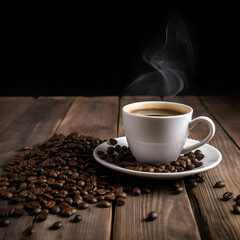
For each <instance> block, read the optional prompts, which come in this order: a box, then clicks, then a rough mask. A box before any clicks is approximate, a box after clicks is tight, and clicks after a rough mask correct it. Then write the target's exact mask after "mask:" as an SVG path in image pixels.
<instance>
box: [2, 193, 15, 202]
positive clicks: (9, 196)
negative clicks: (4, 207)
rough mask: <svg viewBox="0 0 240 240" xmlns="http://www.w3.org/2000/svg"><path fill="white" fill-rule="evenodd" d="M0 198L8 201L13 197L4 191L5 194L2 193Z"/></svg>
mask: <svg viewBox="0 0 240 240" xmlns="http://www.w3.org/2000/svg"><path fill="white" fill-rule="evenodd" d="M1 197H2V198H3V199H7V200H8V199H11V198H12V197H13V194H12V193H11V192H9V191H5V192H3V193H2V194H1Z"/></svg>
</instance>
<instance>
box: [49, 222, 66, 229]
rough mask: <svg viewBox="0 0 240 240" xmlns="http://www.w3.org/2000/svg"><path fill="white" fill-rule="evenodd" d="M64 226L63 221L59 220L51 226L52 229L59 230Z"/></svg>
mask: <svg viewBox="0 0 240 240" xmlns="http://www.w3.org/2000/svg"><path fill="white" fill-rule="evenodd" d="M62 226H63V223H62V222H61V221H57V222H55V223H53V225H52V226H51V227H50V229H51V230H57V229H60V228H61V227H62Z"/></svg>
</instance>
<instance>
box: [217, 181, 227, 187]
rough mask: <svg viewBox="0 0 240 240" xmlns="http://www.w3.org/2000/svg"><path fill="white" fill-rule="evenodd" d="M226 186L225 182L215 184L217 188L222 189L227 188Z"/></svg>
mask: <svg viewBox="0 0 240 240" xmlns="http://www.w3.org/2000/svg"><path fill="white" fill-rule="evenodd" d="M225 186H226V184H225V182H224V181H219V182H216V183H215V188H222V187H225Z"/></svg>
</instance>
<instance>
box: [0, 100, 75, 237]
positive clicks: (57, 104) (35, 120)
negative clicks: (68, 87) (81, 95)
mask: <svg viewBox="0 0 240 240" xmlns="http://www.w3.org/2000/svg"><path fill="white" fill-rule="evenodd" d="M72 101H73V97H42V98H39V99H37V100H36V101H35V102H33V103H32V104H31V105H30V106H29V107H28V108H27V109H26V110H25V111H24V112H23V113H21V114H20V115H19V116H18V117H17V118H15V119H14V120H13V121H12V122H11V124H10V125H9V126H7V127H6V128H5V129H4V130H3V131H2V134H1V136H0V159H1V161H0V167H1V169H0V174H1V172H2V168H3V166H4V165H5V162H6V161H7V160H10V159H12V158H14V157H17V156H20V155H21V152H19V151H18V149H20V148H21V147H22V146H23V145H29V146H32V145H34V144H36V143H38V142H42V141H43V140H45V139H47V138H49V137H50V136H51V135H52V134H53V133H54V131H55V130H56V129H57V127H58V125H59V123H60V122H61V120H62V118H63V117H64V115H65V114H66V112H67V110H68V109H69V107H70V105H71V103H72ZM16 106H18V105H17V104H16ZM0 204H1V207H3V206H6V202H3V201H1V203H0ZM32 220H33V217H31V216H27V215H25V216H22V217H21V218H20V219H11V224H10V225H9V226H8V227H7V228H4V229H1V231H0V239H7V240H8V239H9V240H10V239H25V238H26V236H25V235H24V230H25V229H26V228H27V227H28V226H29V225H30V224H31V222H32Z"/></svg>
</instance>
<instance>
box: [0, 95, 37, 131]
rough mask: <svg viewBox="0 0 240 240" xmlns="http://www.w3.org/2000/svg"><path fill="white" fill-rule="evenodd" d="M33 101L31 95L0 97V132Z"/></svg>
mask: <svg viewBox="0 0 240 240" xmlns="http://www.w3.org/2000/svg"><path fill="white" fill-rule="evenodd" d="M34 101H35V98H33V97H0V116H1V117H0V133H1V132H2V131H3V130H4V129H5V128H6V127H7V126H9V125H10V124H11V122H12V121H13V120H14V119H15V118H17V117H18V116H20V115H21V114H22V113H23V112H24V111H25V110H26V109H27V108H28V107H29V106H30V105H31V104H32V103H33V102H34Z"/></svg>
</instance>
